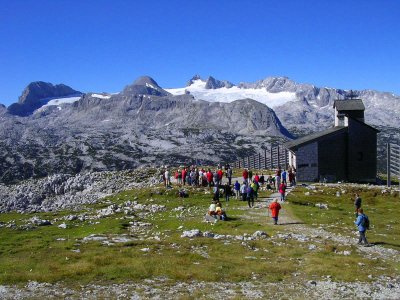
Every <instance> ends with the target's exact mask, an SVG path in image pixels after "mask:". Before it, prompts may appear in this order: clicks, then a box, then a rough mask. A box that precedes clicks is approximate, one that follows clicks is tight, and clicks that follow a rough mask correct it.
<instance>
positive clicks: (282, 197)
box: [279, 182, 286, 202]
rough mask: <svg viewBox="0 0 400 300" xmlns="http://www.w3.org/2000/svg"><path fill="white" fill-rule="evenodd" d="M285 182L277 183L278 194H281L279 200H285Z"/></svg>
mask: <svg viewBox="0 0 400 300" xmlns="http://www.w3.org/2000/svg"><path fill="white" fill-rule="evenodd" d="M285 193H286V184H284V183H283V182H282V183H281V184H280V185H279V194H281V201H282V202H283V201H285Z"/></svg>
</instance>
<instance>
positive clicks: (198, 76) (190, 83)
mask: <svg viewBox="0 0 400 300" xmlns="http://www.w3.org/2000/svg"><path fill="white" fill-rule="evenodd" d="M196 80H201V77H200V75H199V74H196V75H194V76H193V77H192V78H191V79H190V80H189V81H188V82H187V83H186V86H190V85H192V84H193V82H195V81H196Z"/></svg>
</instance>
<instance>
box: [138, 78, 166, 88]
mask: <svg viewBox="0 0 400 300" xmlns="http://www.w3.org/2000/svg"><path fill="white" fill-rule="evenodd" d="M133 85H152V86H154V87H157V88H161V87H160V86H159V85H158V83H157V82H156V81H155V80H154V79H153V78H151V77H150V76H141V77H139V78H138V79H136V80H135V81H134V82H133Z"/></svg>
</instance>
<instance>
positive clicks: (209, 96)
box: [165, 79, 296, 108]
mask: <svg viewBox="0 0 400 300" xmlns="http://www.w3.org/2000/svg"><path fill="white" fill-rule="evenodd" d="M165 90H166V91H167V92H169V93H171V94H172V95H183V94H186V93H190V94H191V95H193V97H194V98H195V99H196V100H205V101H208V102H225V103H230V102H233V101H235V100H239V99H245V98H248V99H253V100H256V101H258V102H260V103H263V104H265V105H267V106H268V107H272V108H273V107H276V106H279V105H282V104H285V103H287V102H290V101H294V100H296V93H294V92H279V93H270V92H268V91H267V90H266V89H265V88H240V87H237V86H232V87H230V88H226V87H223V88H218V89H206V82H205V81H203V80H201V79H196V80H193V81H192V83H191V85H189V86H187V87H184V88H172V89H165Z"/></svg>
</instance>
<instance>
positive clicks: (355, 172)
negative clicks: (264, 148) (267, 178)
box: [285, 99, 379, 183]
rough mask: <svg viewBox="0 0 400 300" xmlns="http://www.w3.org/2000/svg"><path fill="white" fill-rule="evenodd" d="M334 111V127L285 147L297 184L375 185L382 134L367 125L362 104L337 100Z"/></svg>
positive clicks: (355, 101)
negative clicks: (379, 141) (337, 183)
mask: <svg viewBox="0 0 400 300" xmlns="http://www.w3.org/2000/svg"><path fill="white" fill-rule="evenodd" d="M333 107H334V109H335V126H334V127H332V128H329V129H327V130H325V131H322V132H317V133H313V134H310V135H307V136H304V137H302V138H299V139H297V140H294V141H291V142H288V143H286V144H285V147H286V148H287V149H288V150H289V165H291V166H294V167H295V168H296V171H297V180H298V181H306V182H315V181H327V182H337V181H346V182H371V183H373V182H375V180H376V164H377V161H376V157H377V150H376V147H377V144H376V143H377V133H378V132H379V131H378V130H377V129H375V128H373V127H371V126H369V125H367V124H366V123H365V122H364V110H365V107H364V104H363V102H362V100H361V99H346V100H336V101H335V102H334V105H333Z"/></svg>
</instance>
